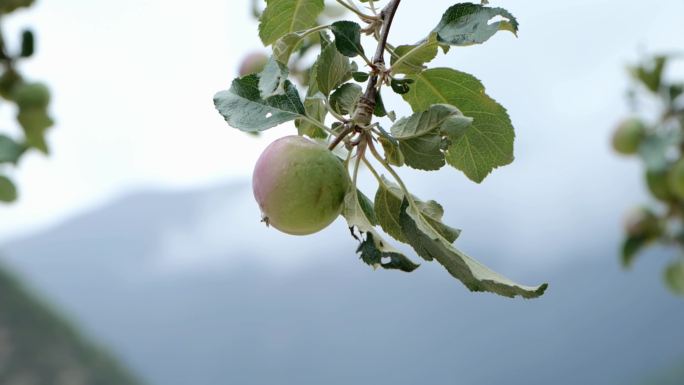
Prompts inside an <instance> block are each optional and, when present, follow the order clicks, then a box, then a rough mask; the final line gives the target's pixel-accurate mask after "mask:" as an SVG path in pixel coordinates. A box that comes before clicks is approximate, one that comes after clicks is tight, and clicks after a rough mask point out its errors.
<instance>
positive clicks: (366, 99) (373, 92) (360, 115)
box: [353, 0, 401, 126]
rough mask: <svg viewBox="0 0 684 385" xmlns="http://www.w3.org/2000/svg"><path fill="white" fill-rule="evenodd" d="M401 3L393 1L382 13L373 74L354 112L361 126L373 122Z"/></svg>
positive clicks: (397, 0)
mask: <svg viewBox="0 0 684 385" xmlns="http://www.w3.org/2000/svg"><path fill="white" fill-rule="evenodd" d="M399 3H401V0H391V1H390V2H389V3H388V4H387V5H386V6H385V8H383V9H382V11H381V12H380V19H381V20H382V31H381V33H380V39H379V40H378V47H377V49H376V50H375V55H374V56H373V67H372V71H373V72H372V75H371V77H370V79H369V80H368V86H367V87H366V91H365V92H364V94H363V96H361V98H360V99H359V103H358V106H357V107H356V111H354V117H353V120H354V122H356V123H357V124H358V125H361V126H368V125H370V123H371V121H372V120H373V111H374V110H375V100H376V98H377V96H378V89H377V85H378V79H379V78H380V72H381V71H384V69H385V47H386V45H387V37H388V36H389V31H390V28H392V21H393V20H394V15H395V14H396V13H397V8H398V7H399Z"/></svg>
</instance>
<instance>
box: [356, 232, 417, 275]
mask: <svg viewBox="0 0 684 385" xmlns="http://www.w3.org/2000/svg"><path fill="white" fill-rule="evenodd" d="M356 252H357V253H359V254H361V260H362V261H364V262H365V263H366V264H368V265H370V266H373V267H378V266H380V267H382V268H383V269H396V270H401V271H405V272H407V273H410V272H412V271H413V270H415V269H417V268H418V267H419V266H420V265H417V264H415V263H413V262H412V261H411V260H410V259H408V258H406V256H404V255H402V254H400V253H397V252H391V251H390V252H383V251H382V249H380V248H379V247H378V243H377V242H376V240H375V235H374V233H371V232H369V233H366V239H365V240H363V241H362V242H361V244H360V245H359V247H358V249H356ZM383 260H388V261H387V262H383Z"/></svg>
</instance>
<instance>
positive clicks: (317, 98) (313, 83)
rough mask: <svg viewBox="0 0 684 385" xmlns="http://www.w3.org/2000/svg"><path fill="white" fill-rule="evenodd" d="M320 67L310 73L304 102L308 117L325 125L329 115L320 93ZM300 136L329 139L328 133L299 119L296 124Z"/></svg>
mask: <svg viewBox="0 0 684 385" xmlns="http://www.w3.org/2000/svg"><path fill="white" fill-rule="evenodd" d="M317 76H318V66H316V65H314V66H313V67H311V70H310V71H309V89H308V90H307V92H306V99H305V100H304V111H305V112H306V116H308V117H309V118H311V119H313V120H315V121H316V122H318V123H320V124H321V125H323V124H325V117H326V116H327V115H328V109H327V108H326V107H325V98H324V97H323V95H322V94H321V93H320V92H319V91H318V81H317ZM295 125H296V126H297V130H298V132H299V135H306V136H308V137H310V138H327V137H328V133H327V132H325V131H324V130H323V129H321V128H320V127H319V126H317V125H316V124H313V123H311V122H309V121H307V120H304V119H297V121H296V122H295Z"/></svg>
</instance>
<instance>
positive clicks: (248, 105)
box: [214, 75, 305, 132]
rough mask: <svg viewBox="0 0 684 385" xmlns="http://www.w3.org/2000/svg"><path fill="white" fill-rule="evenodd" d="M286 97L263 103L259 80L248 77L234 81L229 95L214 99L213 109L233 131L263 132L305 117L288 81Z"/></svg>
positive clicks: (267, 100)
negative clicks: (214, 108)
mask: <svg viewBox="0 0 684 385" xmlns="http://www.w3.org/2000/svg"><path fill="white" fill-rule="evenodd" d="M284 90H285V93H284V94H283V95H275V96H271V97H269V98H266V99H262V98H261V95H260V92H259V77H258V76H257V75H248V76H245V77H243V78H240V79H235V80H233V84H232V85H231V87H230V89H229V90H227V91H221V92H218V93H217V94H216V95H215V96H214V105H215V106H216V109H217V110H218V111H219V113H220V114H221V115H223V117H224V119H225V120H226V122H228V124H229V125H230V126H231V127H234V128H237V129H239V130H242V131H246V132H253V131H263V130H267V129H269V128H272V127H275V126H277V125H279V124H281V123H284V122H287V121H290V120H293V119H296V118H298V117H302V116H304V115H305V112H304V105H303V104H302V101H301V99H300V98H299V92H298V91H297V89H296V88H295V86H294V85H293V84H292V83H291V82H290V81H289V80H286V81H285V84H284Z"/></svg>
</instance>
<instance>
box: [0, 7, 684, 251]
mask: <svg viewBox="0 0 684 385" xmlns="http://www.w3.org/2000/svg"><path fill="white" fill-rule="evenodd" d="M453 2H454V1H442V0H439V1H415V0H406V1H405V2H403V3H402V8H401V9H400V11H399V14H398V16H397V21H396V29H395V30H394V32H393V34H392V39H391V40H392V41H393V42H396V43H407V42H414V41H416V40H418V39H419V38H420V37H421V35H422V34H423V33H425V32H427V31H429V30H430V29H431V27H432V26H433V25H434V24H435V23H436V21H437V20H438V19H439V17H440V15H441V13H442V12H443V10H444V9H445V8H446V7H448V6H449V5H451V4H452V3H453ZM491 3H492V5H494V6H504V7H506V8H508V9H509V10H510V11H511V12H512V13H513V14H515V15H516V16H517V17H518V20H519V21H520V34H519V38H518V39H515V38H514V37H513V36H512V35H510V34H507V33H500V34H499V35H497V36H495V37H494V38H493V39H492V40H491V41H490V42H488V43H487V44H485V45H483V46H477V47H469V48H463V49H454V50H452V52H451V53H450V54H449V55H448V56H443V57H441V58H440V59H439V61H438V62H437V64H440V63H441V64H442V65H447V64H448V65H450V66H454V67H457V68H459V69H462V70H466V71H468V72H471V73H473V74H474V75H476V76H477V77H478V78H480V79H481V80H483V81H484V83H485V85H486V86H487V90H488V93H489V94H490V95H491V96H493V97H494V98H496V99H497V100H498V101H499V102H501V103H502V104H503V105H504V106H506V107H507V108H508V110H509V112H510V114H511V116H512V118H513V122H514V124H515V126H516V129H517V141H516V157H517V159H516V162H515V163H514V164H513V165H512V166H509V167H506V168H504V169H501V170H498V171H495V173H494V174H493V175H492V176H491V177H490V178H489V179H488V180H487V181H485V183H484V184H483V185H481V186H476V185H474V184H472V183H470V182H468V181H467V180H466V179H465V178H463V177H462V176H461V174H459V173H457V172H455V171H453V172H452V171H449V172H446V173H445V174H444V175H442V176H439V177H436V178H437V179H435V177H434V176H433V175H434V174H431V175H427V176H418V175H416V174H415V173H412V172H410V171H409V172H407V174H409V175H410V176H409V178H410V179H411V180H412V181H414V182H415V183H416V184H417V185H418V187H417V191H416V192H418V193H420V192H421V191H420V190H421V189H423V190H425V191H426V192H427V191H431V189H430V188H428V187H427V186H430V185H431V184H434V182H435V181H440V189H444V190H445V191H446V192H448V191H449V188H448V185H449V184H454V185H458V190H459V191H460V193H463V194H466V195H464V196H466V197H467V196H478V197H490V198H492V199H497V202H499V203H500V202H501V199H507V200H510V204H511V205H513V207H519V210H520V212H521V213H522V212H525V211H526V210H532V209H534V207H531V206H530V205H532V204H534V205H535V207H536V205H542V206H543V205H546V206H548V207H551V206H553V205H554V204H556V203H557V202H560V201H562V200H563V199H565V201H566V202H567V203H568V204H569V205H574V206H573V207H576V208H577V207H578V208H580V209H582V208H587V207H589V208H597V207H603V205H604V204H605V205H610V204H613V205H614V202H615V200H616V199H617V200H620V199H623V200H627V198H624V196H625V194H624V190H625V189H628V190H629V191H636V192H635V193H630V194H626V195H628V196H629V199H630V200H633V196H634V195H635V194H636V195H639V191H640V190H639V189H640V187H639V183H640V181H639V180H638V177H636V176H635V175H636V171H637V170H638V165H637V164H636V163H635V162H631V161H627V160H623V159H619V158H617V157H615V156H614V155H613V154H612V153H611V152H610V150H609V147H608V139H607V137H608V136H609V133H610V130H611V127H612V125H613V123H614V122H615V120H617V119H618V118H619V117H620V116H621V114H623V113H624V111H626V106H625V103H624V97H623V95H624V90H625V87H626V78H625V72H624V71H623V68H624V65H625V63H626V62H627V61H632V60H634V59H635V58H636V57H638V55H637V54H638V52H639V49H640V48H647V49H648V51H660V50H667V51H671V50H673V49H677V48H679V49H682V48H684V47H683V46H682V45H681V44H682V42H681V36H684V25H683V24H682V23H681V20H680V18H681V15H682V14H684V2H682V1H679V0H669V1H665V0H662V1H658V0H656V1H652V2H649V6H648V7H645V6H644V2H643V1H633V0H630V1H625V0H610V1H609V0H603V1H600V0H566V1H532V0H525V1H513V0H511V1H492V2H491ZM426 5H429V6H428V7H426ZM5 20H6V21H7V24H8V25H6V26H5V29H6V33H7V35H8V38H10V37H11V36H12V34H13V33H15V32H16V31H18V30H19V29H20V28H21V27H23V26H26V25H31V26H35V27H36V29H37V36H38V44H39V45H38V48H39V50H38V53H37V56H36V57H35V58H34V59H32V60H31V61H30V62H29V63H27V65H26V66H25V67H24V68H25V70H26V72H27V73H29V74H30V75H31V76H32V77H34V78H36V79H40V80H45V81H46V82H47V83H49V84H50V86H51V88H52V89H53V91H54V103H53V105H52V111H53V112H54V115H55V117H56V120H57V126H56V127H55V128H54V129H53V131H52V132H51V133H50V135H49V140H50V144H51V146H52V149H53V154H52V155H51V156H50V157H49V158H45V157H42V156H40V155H37V154H32V155H30V156H28V157H27V158H26V159H25V160H24V161H23V162H22V164H21V167H20V168H19V169H18V170H17V172H15V173H13V176H14V178H15V179H16V181H17V182H18V184H19V187H20V189H21V199H20V201H19V202H18V203H17V204H15V205H13V206H9V207H8V206H0V240H3V239H7V238H9V237H12V236H16V235H18V234H22V233H26V232H30V231H33V230H35V229H37V228H40V227H44V226H47V225H50V224H52V223H55V222H57V221H59V220H61V219H63V218H65V217H67V216H69V215H73V214H74V213H77V212H82V211H84V210H87V209H88V208H90V207H93V206H95V205H99V204H103V203H104V202H106V201H108V200H110V199H112V198H113V197H115V196H118V195H120V194H122V193H125V192H127V191H131V190H136V189H141V188H149V187H159V188H193V187H197V186H202V185H211V184H219V183H225V182H228V181H230V180H234V179H244V178H247V177H248V176H249V175H250V173H251V169H252V165H253V163H254V161H255V159H256V157H257V156H258V155H259V153H260V150H261V149H262V148H263V147H265V146H266V145H268V143H269V142H270V141H271V140H272V139H274V138H276V137H279V136H283V135H286V134H289V133H292V132H293V131H292V129H291V128H289V127H287V126H283V127H279V128H275V129H273V130H271V131H270V132H269V133H268V134H267V135H266V136H264V137H262V138H259V139H255V138H252V137H249V136H247V135H244V134H241V133H239V132H237V131H236V130H234V129H231V128H229V127H228V126H227V125H226V124H225V123H224V122H223V120H222V119H221V118H220V116H219V115H218V114H217V113H216V112H215V111H214V108H213V105H212V95H213V94H214V92H216V91H218V90H220V89H223V88H226V87H227V86H228V85H229V82H230V81H231V80H232V78H233V77H234V75H235V72H236V68H237V65H238V63H239V60H240V58H241V57H242V56H243V55H244V54H245V53H246V52H248V51H252V50H255V49H260V42H259V40H258V38H257V34H256V23H255V22H254V21H253V20H252V19H251V18H250V17H249V10H248V2H247V1H245V0H239V1H238V0H197V1H194V2H187V1H176V0H122V1H116V2H107V1H84V0H60V1H49V0H40V1H38V5H37V6H36V7H34V8H33V9H31V10H30V11H24V12H21V13H18V14H17V15H16V16H12V17H9V18H6V19H5ZM402 26H403V27H402ZM10 40H11V38H10ZM397 112H404V113H405V112H407V108H404V109H403V110H402V109H398V111H397ZM12 114H13V112H12V111H10V110H9V109H8V107H7V106H6V105H3V106H1V107H0V118H1V119H2V121H3V122H6V123H4V124H3V129H5V127H8V126H7V122H11V121H12ZM449 178H451V179H449ZM442 181H444V182H443V183H442ZM421 186H424V187H421ZM479 200H480V199H478V201H479ZM530 202H533V203H530ZM464 205H467V203H464ZM611 207H612V206H611ZM540 211H543V210H540ZM592 211H595V210H592ZM613 211H615V210H613ZM494 213H495V211H491V213H490V214H487V213H485V215H494ZM598 213H600V210H598ZM594 214H596V213H592V215H594ZM607 214H610V215H614V214H617V213H616V212H612V211H611V212H610V213H607ZM596 215H598V214H596ZM494 219H495V218H494ZM542 219H543V218H540V217H539V216H531V217H529V218H526V217H525V216H524V215H523V216H522V217H521V220H523V221H525V222H522V223H521V226H520V227H521V229H519V231H524V230H523V229H524V226H525V224H528V222H529V223H530V224H531V223H535V222H536V223H539V221H540V220H542ZM585 219H587V218H582V217H574V219H573V218H570V219H568V220H570V221H573V220H577V221H582V220H585ZM463 226H464V227H466V228H467V226H466V225H463ZM471 231H473V232H476V231H478V229H477V228H474V229H471Z"/></svg>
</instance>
